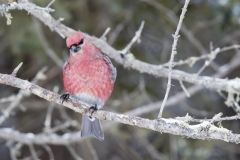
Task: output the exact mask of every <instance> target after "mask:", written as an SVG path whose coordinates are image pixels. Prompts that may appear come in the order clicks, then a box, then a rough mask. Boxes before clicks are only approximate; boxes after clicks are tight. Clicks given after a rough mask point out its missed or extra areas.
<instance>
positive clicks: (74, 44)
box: [66, 32, 85, 55]
mask: <svg viewBox="0 0 240 160" xmlns="http://www.w3.org/2000/svg"><path fill="white" fill-rule="evenodd" d="M84 41H85V37H84V35H83V33H82V32H75V33H73V34H72V35H71V36H69V37H68V38H67V39H66V45H67V47H68V49H69V53H70V54H71V55H73V54H75V53H78V52H79V51H80V50H81V49H82V48H83V45H84Z"/></svg>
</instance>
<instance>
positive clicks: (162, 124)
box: [0, 74, 240, 144]
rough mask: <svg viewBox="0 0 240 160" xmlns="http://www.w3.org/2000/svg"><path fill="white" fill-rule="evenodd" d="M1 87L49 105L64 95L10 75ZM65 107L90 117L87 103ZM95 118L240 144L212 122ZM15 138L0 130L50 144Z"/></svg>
mask: <svg viewBox="0 0 240 160" xmlns="http://www.w3.org/2000/svg"><path fill="white" fill-rule="evenodd" d="M0 83H1V84H5V85H9V86H13V87H17V88H20V89H22V90H25V91H28V92H30V93H33V94H35V95H37V96H39V97H41V98H43V99H46V100H47V101H51V102H54V103H57V104H61V100H60V95H58V94H56V93H53V92H51V91H48V90H46V89H44V88H42V87H39V86H38V85H35V84H32V83H30V82H29V81H26V80H22V79H19V78H16V77H14V76H11V75H7V74H0ZM63 105H64V106H65V107H67V108H70V109H72V110H74V111H75V112H78V113H86V111H87V109H86V108H84V106H86V105H87V104H86V103H84V101H81V100H77V99H74V98H73V97H72V98H71V100H70V101H68V102H65V103H64V104H63ZM93 116H95V117H97V118H99V119H101V120H110V121H115V122H119V123H123V124H128V125H132V126H137V127H140V128H146V129H150V130H154V131H158V132H161V133H170V134H174V135H181V136H186V137H190V138H194V139H219V140H223V141H226V142H232V143H240V135H239V134H234V133H232V132H231V131H229V130H227V129H225V128H218V127H216V126H214V125H213V124H211V123H209V122H203V123H200V124H197V125H190V124H188V123H187V122H184V121H180V120H177V119H165V118H160V119H158V120H150V119H144V118H140V117H135V116H129V115H123V114H117V113H113V112H108V111H98V112H95V113H94V114H93ZM1 131H2V132H1ZM8 132H9V133H8ZM11 134H19V136H20V135H22V134H20V133H18V132H10V130H6V129H2V130H0V137H1V138H3V139H11V140H16V141H19V142H22V143H29V141H27V140H26V139H24V138H28V139H29V138H30V140H32V141H31V142H33V143H43V142H46V141H38V140H33V139H35V138H34V137H31V136H29V135H28V134H26V135H25V137H19V136H14V135H12V136H10V135H11ZM27 135H28V136H27ZM79 136H80V134H79ZM66 137H68V138H69V139H71V138H72V137H71V135H68V136H66ZM66 137H65V138H66ZM44 138H47V137H44ZM49 138H51V136H49ZM54 138H56V137H54ZM54 138H53V139H54ZM63 138H64V137H63ZM50 140H51V139H50ZM49 143H53V144H57V142H56V141H49ZM59 143H60V142H59Z"/></svg>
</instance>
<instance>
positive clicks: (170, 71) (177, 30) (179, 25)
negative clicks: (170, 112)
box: [158, 0, 190, 118]
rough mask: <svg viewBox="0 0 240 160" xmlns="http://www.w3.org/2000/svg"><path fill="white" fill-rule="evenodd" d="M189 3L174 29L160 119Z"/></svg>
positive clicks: (187, 1) (186, 2) (187, 2)
mask: <svg viewBox="0 0 240 160" xmlns="http://www.w3.org/2000/svg"><path fill="white" fill-rule="evenodd" d="M189 2H190V0H185V3H184V6H183V8H182V13H181V15H180V18H179V22H178V25H177V29H176V31H175V33H174V35H173V44H172V51H171V57H170V60H169V66H168V69H169V73H168V83H167V90H166V93H165V96H164V99H163V103H162V104H161V106H160V111H159V114H158V118H161V117H162V112H163V109H164V107H165V105H166V102H167V99H168V95H169V92H170V89H171V81H172V68H173V64H172V63H173V61H174V57H175V55H176V54H177V42H178V38H179V37H180V35H179V32H180V29H181V26H182V23H183V19H184V16H185V14H186V12H187V7H188V4H189Z"/></svg>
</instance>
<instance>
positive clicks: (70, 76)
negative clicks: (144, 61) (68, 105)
mask: <svg viewBox="0 0 240 160" xmlns="http://www.w3.org/2000/svg"><path fill="white" fill-rule="evenodd" d="M81 39H84V42H83V46H82V48H81V50H80V51H79V52H78V53H75V54H73V55H70V57H69V59H68V61H67V63H66V65H65V66H64V70H63V81H64V90H65V91H66V92H69V93H70V94H73V95H74V94H79V93H87V94H89V95H92V96H94V97H97V98H100V99H101V100H102V101H104V102H105V101H106V100H107V99H108V98H109V97H110V95H111V93H112V90H113V86H114V82H115V75H114V74H115V73H114V72H115V71H114V69H115V68H112V67H113V66H112V64H111V62H110V61H109V59H108V58H107V57H106V56H105V55H104V54H102V53H101V51H100V50H99V49H98V48H97V47H95V46H94V45H93V44H92V43H90V42H89V41H88V40H87V39H86V38H85V37H84V36H83V34H82V33H80V32H77V33H75V34H73V35H72V36H70V37H69V38H68V39H67V41H66V43H67V46H68V47H70V46H71V45H73V44H77V43H79V42H80V40H81Z"/></svg>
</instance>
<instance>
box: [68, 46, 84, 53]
mask: <svg viewBox="0 0 240 160" xmlns="http://www.w3.org/2000/svg"><path fill="white" fill-rule="evenodd" d="M80 49H81V46H80V45H77V44H74V45H72V46H71V47H70V48H69V52H70V53H77V52H78V51H79V50H80Z"/></svg>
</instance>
